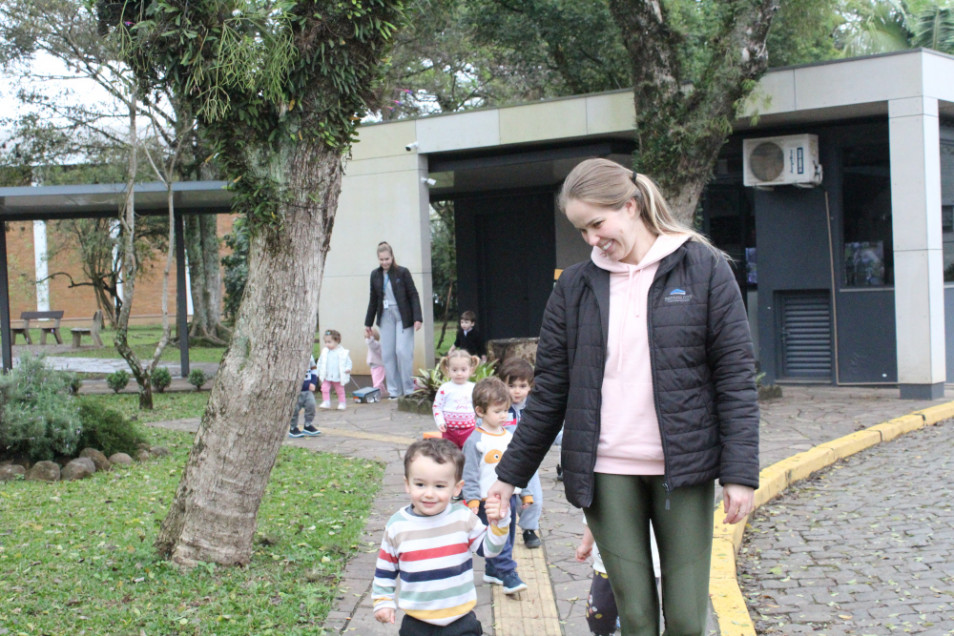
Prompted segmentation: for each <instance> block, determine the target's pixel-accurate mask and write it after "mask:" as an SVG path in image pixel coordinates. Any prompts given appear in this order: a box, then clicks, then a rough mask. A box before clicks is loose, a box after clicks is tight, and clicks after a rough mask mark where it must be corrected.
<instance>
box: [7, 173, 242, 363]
mask: <svg viewBox="0 0 954 636" xmlns="http://www.w3.org/2000/svg"><path fill="white" fill-rule="evenodd" d="M226 185H227V184H226V182H224V181H183V182H178V183H175V184H173V187H172V191H173V204H174V206H175V212H174V223H175V238H176V241H175V242H176V245H175V250H176V327H177V329H178V332H179V359H180V364H181V370H182V377H186V376H187V375H189V325H188V315H187V312H186V307H187V299H186V258H185V241H184V240H183V236H182V230H183V222H182V219H183V216H184V215H186V214H227V213H230V212H231V211H232V209H231V199H232V194H231V192H229V191H228V190H226V189H225V186H226ZM125 195H126V184H124V183H106V184H95V185H67V186H40V187H30V186H26V187H17V188H0V221H3V222H4V226H3V231H2V232H0V338H2V340H3V342H2V345H0V349H2V357H3V370H4V371H8V370H10V369H12V368H13V337H12V334H11V331H10V288H9V279H8V267H7V233H6V225H5V223H6V222H7V221H50V220H56V219H76V218H118V217H119V216H120V214H122V208H123V201H124V199H125ZM135 201H136V213H137V214H147V215H167V214H168V213H169V210H168V207H167V191H166V186H165V184H163V183H159V182H155V183H142V184H137V185H136V187H135Z"/></svg>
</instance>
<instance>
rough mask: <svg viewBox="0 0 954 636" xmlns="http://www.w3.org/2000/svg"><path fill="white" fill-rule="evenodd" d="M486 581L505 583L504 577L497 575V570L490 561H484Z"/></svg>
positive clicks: (493, 583) (494, 583)
mask: <svg viewBox="0 0 954 636" xmlns="http://www.w3.org/2000/svg"><path fill="white" fill-rule="evenodd" d="M484 583H489V584H490V585H503V579H502V578H500V577H499V576H497V570H495V569H494V566H492V565H491V564H490V563H489V562H488V561H484Z"/></svg>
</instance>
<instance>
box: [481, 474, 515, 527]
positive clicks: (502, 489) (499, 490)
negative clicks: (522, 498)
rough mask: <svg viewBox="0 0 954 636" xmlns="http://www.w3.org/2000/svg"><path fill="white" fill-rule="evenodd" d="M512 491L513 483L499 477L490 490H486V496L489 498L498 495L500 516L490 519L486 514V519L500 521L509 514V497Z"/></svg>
mask: <svg viewBox="0 0 954 636" xmlns="http://www.w3.org/2000/svg"><path fill="white" fill-rule="evenodd" d="M513 491H514V486H513V484H508V483H507V482H504V481H500V480H499V479H498V480H497V481H495V482H494V483H493V485H492V486H491V487H490V490H488V491H487V498H488V499H490V498H491V497H494V496H497V497H500V516H499V517H497V518H496V519H491V518H490V516H489V515H488V517H487V520H488V521H500V520H501V519H504V518H506V517H509V516H510V498H511V497H512V496H513Z"/></svg>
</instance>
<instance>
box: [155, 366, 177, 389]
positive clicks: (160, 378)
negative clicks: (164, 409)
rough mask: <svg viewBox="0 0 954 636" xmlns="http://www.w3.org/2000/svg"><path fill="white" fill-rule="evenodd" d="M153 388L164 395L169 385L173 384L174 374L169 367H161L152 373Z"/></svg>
mask: <svg viewBox="0 0 954 636" xmlns="http://www.w3.org/2000/svg"><path fill="white" fill-rule="evenodd" d="M151 382H152V387H153V388H154V389H155V390H156V391H158V392H159V393H163V392H164V391H165V390H166V389H167V388H169V385H170V384H172V374H171V373H169V369H168V367H159V368H157V369H156V370H155V371H153V372H152V379H151Z"/></svg>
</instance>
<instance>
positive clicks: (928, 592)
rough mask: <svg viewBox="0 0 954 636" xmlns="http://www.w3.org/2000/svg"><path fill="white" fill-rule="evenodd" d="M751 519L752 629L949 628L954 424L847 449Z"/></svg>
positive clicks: (855, 633)
mask: <svg viewBox="0 0 954 636" xmlns="http://www.w3.org/2000/svg"><path fill="white" fill-rule="evenodd" d="M749 523H750V524H751V526H752V527H751V528H749V530H748V531H747V533H746V539H745V543H744V544H743V552H742V555H741V558H740V563H741V568H740V573H741V575H742V577H741V579H740V582H741V583H742V589H743V593H744V594H745V596H746V598H747V602H748V605H749V613H750V615H751V616H752V618H753V620H755V622H756V631H757V633H759V634H784V635H786V636H787V635H795V634H818V635H819V636H822V635H824V636H836V635H849V634H850V635H852V636H865V635H867V634H872V635H873V634H904V633H912V634H921V635H923V636H941V635H950V634H954V421H951V420H948V421H946V422H942V423H940V424H938V425H936V426H931V427H927V428H925V429H922V430H920V431H916V432H914V433H910V434H908V435H905V436H902V437H900V438H898V439H897V440H895V441H893V442H889V443H886V444H881V445H879V446H876V447H874V448H872V449H869V450H867V451H864V452H862V453H860V454H859V455H856V456H854V457H850V458H848V459H847V460H846V461H844V462H841V463H839V464H836V465H834V466H832V467H831V468H829V469H827V470H826V471H824V472H822V473H821V474H819V475H817V476H815V477H812V478H811V479H809V480H807V481H805V482H802V483H801V484H797V485H796V486H795V487H794V488H793V489H792V490H790V491H789V492H788V493H787V494H783V495H782V496H781V497H780V498H779V499H776V500H775V501H772V502H770V503H769V504H768V505H766V506H765V507H763V508H762V509H760V510H759V511H757V513H756V514H755V515H754V517H753V518H752V519H750V521H749Z"/></svg>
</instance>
